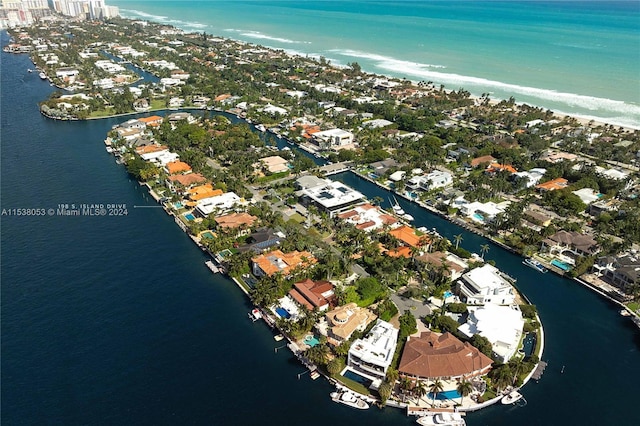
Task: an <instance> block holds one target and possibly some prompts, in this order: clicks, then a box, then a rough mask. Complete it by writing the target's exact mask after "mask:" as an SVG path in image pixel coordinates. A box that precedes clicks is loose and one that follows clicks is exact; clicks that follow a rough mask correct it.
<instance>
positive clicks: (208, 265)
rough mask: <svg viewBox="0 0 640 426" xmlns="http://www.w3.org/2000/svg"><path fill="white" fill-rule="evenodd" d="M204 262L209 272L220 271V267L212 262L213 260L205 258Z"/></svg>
mask: <svg viewBox="0 0 640 426" xmlns="http://www.w3.org/2000/svg"><path fill="white" fill-rule="evenodd" d="M204 264H205V265H207V268H209V269H210V270H211V272H213V273H214V274H217V273H218V272H220V269H219V268H218V267H217V266H216V265H214V264H213V261H211V260H207V261H206V262H204Z"/></svg>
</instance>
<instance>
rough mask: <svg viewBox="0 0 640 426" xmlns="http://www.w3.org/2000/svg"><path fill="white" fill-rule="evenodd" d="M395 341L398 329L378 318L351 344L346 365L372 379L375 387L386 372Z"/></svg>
mask: <svg viewBox="0 0 640 426" xmlns="http://www.w3.org/2000/svg"><path fill="white" fill-rule="evenodd" d="M397 342H398V329H397V328H395V327H394V326H392V325H391V324H389V323H388V322H386V321H383V320H381V319H378V320H377V322H376V324H375V325H374V326H373V328H372V329H371V331H369V333H368V334H367V335H366V336H365V337H363V338H362V339H356V340H355V341H354V342H353V343H352V344H351V347H350V348H349V354H348V358H347V366H348V367H349V368H351V369H353V370H355V371H356V372H357V373H358V374H361V375H364V376H366V377H369V378H370V379H372V380H373V381H374V387H377V386H376V385H379V384H380V381H381V380H382V379H384V378H385V376H386V374H387V370H388V369H389V366H390V365H391V361H392V360H393V354H394V353H395V350H396V344H397Z"/></svg>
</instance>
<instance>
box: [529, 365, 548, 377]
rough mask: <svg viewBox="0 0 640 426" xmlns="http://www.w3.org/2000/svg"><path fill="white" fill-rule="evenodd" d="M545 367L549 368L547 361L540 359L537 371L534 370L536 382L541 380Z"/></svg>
mask: <svg viewBox="0 0 640 426" xmlns="http://www.w3.org/2000/svg"><path fill="white" fill-rule="evenodd" d="M545 368H547V363H546V362H545V361H540V362H539V363H538V366H537V367H536V369H535V371H534V372H533V375H532V376H531V378H532V379H534V380H535V381H536V382H537V381H538V380H540V378H541V377H542V373H544V369H545Z"/></svg>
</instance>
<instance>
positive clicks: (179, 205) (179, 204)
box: [173, 201, 182, 209]
mask: <svg viewBox="0 0 640 426" xmlns="http://www.w3.org/2000/svg"><path fill="white" fill-rule="evenodd" d="M173 207H175V208H176V209H181V208H182V203H181V202H180V201H178V202H177V203H173Z"/></svg>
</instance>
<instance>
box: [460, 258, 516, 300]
mask: <svg viewBox="0 0 640 426" xmlns="http://www.w3.org/2000/svg"><path fill="white" fill-rule="evenodd" d="M457 291H458V293H459V295H460V298H461V299H462V301H463V302H465V303H468V304H470V305H482V304H485V303H494V304H499V305H510V304H512V303H513V302H514V301H515V297H516V296H515V292H514V290H513V286H512V285H511V283H510V282H509V281H507V280H506V279H505V278H504V277H503V276H502V273H501V272H500V271H499V270H498V268H496V267H495V266H493V265H490V264H488V263H487V264H484V265H483V266H481V267H479V268H475V269H472V270H471V271H469V272H467V273H466V274H464V275H462V278H460V279H459V280H458V282H457Z"/></svg>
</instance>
